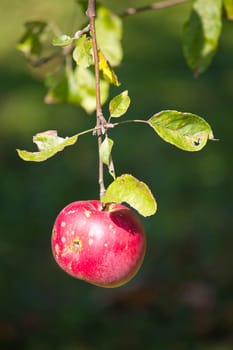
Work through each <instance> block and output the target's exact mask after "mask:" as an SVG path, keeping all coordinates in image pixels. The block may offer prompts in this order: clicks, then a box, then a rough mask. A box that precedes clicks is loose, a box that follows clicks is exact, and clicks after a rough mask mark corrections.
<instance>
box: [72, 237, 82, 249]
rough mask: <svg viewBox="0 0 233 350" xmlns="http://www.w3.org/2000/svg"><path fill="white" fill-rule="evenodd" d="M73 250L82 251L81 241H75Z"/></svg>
mask: <svg viewBox="0 0 233 350" xmlns="http://www.w3.org/2000/svg"><path fill="white" fill-rule="evenodd" d="M73 248H74V249H75V250H76V251H79V250H80V248H81V244H80V241H79V240H75V241H73Z"/></svg>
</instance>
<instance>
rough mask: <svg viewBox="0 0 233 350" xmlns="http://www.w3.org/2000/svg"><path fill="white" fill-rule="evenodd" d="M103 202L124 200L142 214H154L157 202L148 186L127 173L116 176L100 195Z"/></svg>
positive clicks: (120, 201)
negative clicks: (102, 194) (103, 193)
mask: <svg viewBox="0 0 233 350" xmlns="http://www.w3.org/2000/svg"><path fill="white" fill-rule="evenodd" d="M101 200H102V202H103V203H111V202H115V203H122V202H126V203H128V204H129V205H130V206H131V207H133V208H134V209H135V210H137V211H138V212H139V213H140V214H141V215H143V216H150V215H153V214H155V212H156V210H157V203H156V201H155V199H154V197H153V195H152V193H151V191H150V189H149V187H148V186H147V185H146V184H145V183H143V182H141V181H139V180H138V179H136V178H135V177H133V176H132V175H129V174H124V175H121V176H119V177H117V178H116V179H115V180H114V181H113V182H112V183H111V184H110V185H109V187H108V188H107V190H106V192H105V195H104V196H103V197H102V199H101Z"/></svg>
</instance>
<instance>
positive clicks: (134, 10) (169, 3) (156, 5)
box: [120, 0, 191, 17]
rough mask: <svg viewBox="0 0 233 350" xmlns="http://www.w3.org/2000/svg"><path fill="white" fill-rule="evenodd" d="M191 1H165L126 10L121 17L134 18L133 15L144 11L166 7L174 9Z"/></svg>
mask: <svg viewBox="0 0 233 350" xmlns="http://www.w3.org/2000/svg"><path fill="white" fill-rule="evenodd" d="M189 1H191V0H165V1H160V2H154V3H152V4H150V5H145V6H141V7H130V8H128V9H126V10H125V11H123V12H122V13H121V14H120V17H127V16H132V15H136V14H138V13H140V12H144V11H150V10H161V9H164V8H166V7H172V6H175V5H178V4H182V3H184V2H189Z"/></svg>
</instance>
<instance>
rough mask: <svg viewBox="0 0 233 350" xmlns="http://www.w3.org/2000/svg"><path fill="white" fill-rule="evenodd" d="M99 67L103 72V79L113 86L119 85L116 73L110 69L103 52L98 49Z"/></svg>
mask: <svg viewBox="0 0 233 350" xmlns="http://www.w3.org/2000/svg"><path fill="white" fill-rule="evenodd" d="M98 54H99V69H100V70H101V71H102V72H103V76H104V79H105V80H106V81H107V82H109V83H110V84H113V85H115V86H119V85H120V83H119V81H118V78H117V75H116V73H115V72H114V70H113V69H112V67H111V65H110V63H109V62H108V61H107V60H106V58H105V57H104V55H103V53H102V52H101V51H100V50H99V51H98Z"/></svg>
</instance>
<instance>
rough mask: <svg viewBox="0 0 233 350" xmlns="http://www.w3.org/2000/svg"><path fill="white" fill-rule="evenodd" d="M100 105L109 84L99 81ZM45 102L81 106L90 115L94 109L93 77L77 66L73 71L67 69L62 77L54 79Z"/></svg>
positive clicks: (86, 69) (106, 94) (105, 96)
mask: <svg viewBox="0 0 233 350" xmlns="http://www.w3.org/2000/svg"><path fill="white" fill-rule="evenodd" d="M100 90H101V103H102V104H103V103H105V101H106V100H107V98H108V93H109V84H108V83H107V82H106V81H105V80H103V79H101V80H100ZM45 102H46V103H48V104H53V103H68V104H72V105H75V106H81V107H82V108H84V109H85V111H86V112H87V113H92V112H93V111H94V110H95V108H96V98H95V75H94V73H93V71H92V70H91V69H90V68H83V67H81V66H77V67H76V69H75V70H72V69H67V70H66V72H65V75H64V76H63V77H59V78H58V79H57V80H56V79H55V83H53V85H52V87H51V88H50V89H49V91H48V93H47V95H46V97H45Z"/></svg>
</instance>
